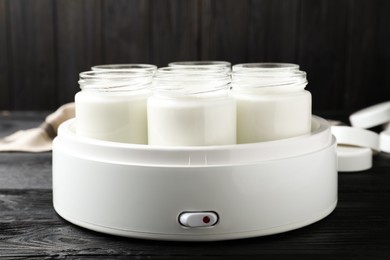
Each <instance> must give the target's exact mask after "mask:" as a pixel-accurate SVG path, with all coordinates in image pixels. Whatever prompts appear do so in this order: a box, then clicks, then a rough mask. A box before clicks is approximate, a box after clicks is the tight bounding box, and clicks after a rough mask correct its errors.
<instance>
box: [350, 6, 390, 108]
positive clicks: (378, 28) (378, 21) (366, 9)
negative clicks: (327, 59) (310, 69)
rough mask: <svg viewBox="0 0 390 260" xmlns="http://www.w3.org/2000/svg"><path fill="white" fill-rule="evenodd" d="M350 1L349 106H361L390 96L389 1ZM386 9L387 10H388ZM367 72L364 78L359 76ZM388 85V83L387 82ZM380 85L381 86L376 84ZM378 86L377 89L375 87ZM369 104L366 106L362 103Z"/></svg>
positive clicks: (385, 99) (384, 99) (387, 98)
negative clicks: (386, 43) (387, 44)
mask: <svg viewBox="0 0 390 260" xmlns="http://www.w3.org/2000/svg"><path fill="white" fill-rule="evenodd" d="M375 3H376V4H375V5H374V4H372V3H371V2H367V1H349V3H348V10H350V12H349V17H348V18H349V19H348V22H349V31H348V36H347V44H346V45H347V46H348V51H347V58H346V61H347V62H346V63H347V66H346V76H347V84H346V85H347V89H346V91H345V93H348V95H345V105H346V107H353V108H356V109H361V108H363V107H364V106H367V105H372V104H375V103H378V102H381V101H387V100H389V99H390V88H389V86H388V83H389V78H388V74H389V69H390V67H389V60H386V58H388V57H389V51H388V50H387V49H388V48H387V47H385V46H384V44H385V42H388V40H389V39H390V30H389V29H388V28H389V24H390V17H389V15H386V14H384V12H387V11H389V8H390V5H389V4H388V2H386V3H385V1H375ZM385 10H386V11H385ZM361 73H363V74H364V75H365V76H364V77H359V76H358V75H359V74H361ZM386 84H387V85H386ZM374 86H378V87H374ZM374 89H375V90H374ZM362 104H365V105H362Z"/></svg>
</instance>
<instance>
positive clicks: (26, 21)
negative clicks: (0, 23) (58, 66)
mask: <svg viewBox="0 0 390 260" xmlns="http://www.w3.org/2000/svg"><path fill="white" fill-rule="evenodd" d="M8 5H9V25H8V26H9V32H10V33H9V37H10V39H9V41H10V44H9V45H8V48H9V49H8V52H10V55H11V56H10V57H12V61H8V64H9V73H10V77H11V81H10V82H11V88H12V93H11V95H12V100H13V104H12V107H10V108H11V109H23V108H26V107H34V108H36V109H48V108H51V109H52V108H54V107H55V104H56V100H55V98H54V97H55V96H56V93H57V89H56V81H55V66H54V64H55V48H54V28H53V26H52V23H53V18H54V15H53V12H52V10H53V1H51V0H34V1H23V0H14V1H8Z"/></svg>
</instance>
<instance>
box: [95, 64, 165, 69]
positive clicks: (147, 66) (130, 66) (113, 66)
mask: <svg viewBox="0 0 390 260" xmlns="http://www.w3.org/2000/svg"><path fill="white" fill-rule="evenodd" d="M132 69H136V70H150V71H156V70H157V66H156V65H153V64H146V63H117V64H101V65H94V66H92V67H91V70H92V71H103V70H110V71H111V70H132Z"/></svg>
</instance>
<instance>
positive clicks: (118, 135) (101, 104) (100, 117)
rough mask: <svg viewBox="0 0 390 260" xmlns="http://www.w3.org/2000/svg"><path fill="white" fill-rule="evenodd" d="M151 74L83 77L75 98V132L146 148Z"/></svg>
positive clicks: (99, 74) (87, 75)
mask: <svg viewBox="0 0 390 260" xmlns="http://www.w3.org/2000/svg"><path fill="white" fill-rule="evenodd" d="M151 80H152V73H151V72H140V71H126V72H123V71H122V72H121V71H106V72H105V71H102V72H96V71H95V72H92V71H91V72H83V73H81V74H80V81H79V83H80V87H81V89H82V90H81V91H80V92H78V93H77V94H76V96H75V112H76V115H75V117H76V132H77V134H78V135H80V136H84V137H89V138H95V139H100V140H106V141H114V142H123V143H134V144H146V143H147V119H146V101H147V98H148V97H149V96H150V93H151V92H150V84H151Z"/></svg>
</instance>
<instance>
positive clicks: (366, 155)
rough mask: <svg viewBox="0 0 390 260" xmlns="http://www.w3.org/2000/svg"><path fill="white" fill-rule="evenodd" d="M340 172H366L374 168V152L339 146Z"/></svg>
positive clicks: (367, 149) (362, 148)
mask: <svg viewBox="0 0 390 260" xmlns="http://www.w3.org/2000/svg"><path fill="white" fill-rule="evenodd" d="M337 164H338V165H337V170H338V171H339V172H357V171H365V170H368V169H370V168H371V167H372V150H371V149H370V148H365V147H353V146H343V145H338V146H337Z"/></svg>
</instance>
